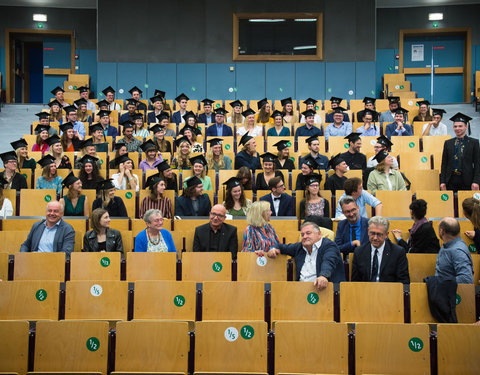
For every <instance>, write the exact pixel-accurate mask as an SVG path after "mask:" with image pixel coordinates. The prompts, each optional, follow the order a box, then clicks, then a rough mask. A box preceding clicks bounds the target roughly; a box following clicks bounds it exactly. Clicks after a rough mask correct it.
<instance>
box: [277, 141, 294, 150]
mask: <svg viewBox="0 0 480 375" xmlns="http://www.w3.org/2000/svg"><path fill="white" fill-rule="evenodd" d="M273 146H274V147H276V148H277V150H278V151H282V150H283V149H285V148H287V147H291V146H292V142H290V141H288V140H281V141H280V142H277V143H275V144H274V145H273Z"/></svg>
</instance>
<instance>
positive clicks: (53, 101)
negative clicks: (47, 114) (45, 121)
mask: <svg viewBox="0 0 480 375" xmlns="http://www.w3.org/2000/svg"><path fill="white" fill-rule="evenodd" d="M47 105H48V106H49V107H50V108H52V107H53V106H54V105H58V106H59V107H60V108H62V103H60V102H59V101H58V100H57V99H55V100H52V101H51V102H49V103H48V104H47Z"/></svg>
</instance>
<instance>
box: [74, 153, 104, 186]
mask: <svg viewBox="0 0 480 375" xmlns="http://www.w3.org/2000/svg"><path fill="white" fill-rule="evenodd" d="M97 161H98V158H96V157H95V156H90V155H85V156H84V157H82V158H81V159H79V160H77V163H79V164H80V173H79V176H78V177H79V178H80V181H82V187H83V189H96V188H97V186H98V183H99V182H100V181H103V180H104V178H103V177H102V176H100V171H99V170H98V167H97Z"/></svg>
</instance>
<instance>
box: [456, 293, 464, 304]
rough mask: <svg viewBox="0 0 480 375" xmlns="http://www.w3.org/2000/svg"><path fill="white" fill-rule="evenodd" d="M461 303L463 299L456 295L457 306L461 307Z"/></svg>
mask: <svg viewBox="0 0 480 375" xmlns="http://www.w3.org/2000/svg"><path fill="white" fill-rule="evenodd" d="M460 302H462V297H460V295H459V294H455V305H460Z"/></svg>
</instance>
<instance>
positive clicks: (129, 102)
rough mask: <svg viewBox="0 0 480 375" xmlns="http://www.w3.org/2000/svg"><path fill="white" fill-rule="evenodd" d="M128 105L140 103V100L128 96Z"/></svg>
mask: <svg viewBox="0 0 480 375" xmlns="http://www.w3.org/2000/svg"><path fill="white" fill-rule="evenodd" d="M126 105H127V106H128V105H134V106H135V107H136V106H137V105H138V100H137V99H133V98H128V99H127V100H126Z"/></svg>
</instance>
